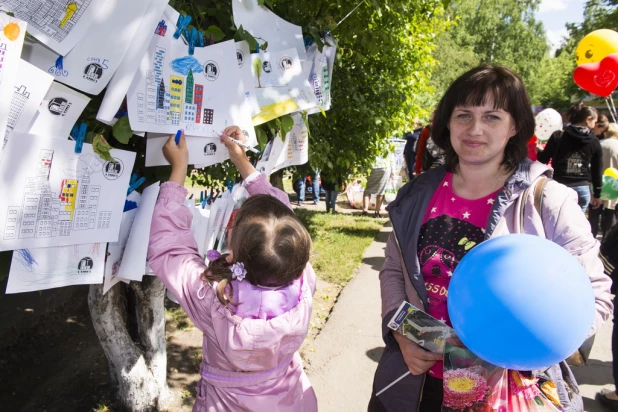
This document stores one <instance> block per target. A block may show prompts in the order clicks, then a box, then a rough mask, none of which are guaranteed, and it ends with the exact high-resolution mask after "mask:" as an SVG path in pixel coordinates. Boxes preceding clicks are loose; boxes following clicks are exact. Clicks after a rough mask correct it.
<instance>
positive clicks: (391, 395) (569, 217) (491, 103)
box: [369, 66, 612, 411]
mask: <svg viewBox="0 0 618 412" xmlns="http://www.w3.org/2000/svg"><path fill="white" fill-rule="evenodd" d="M530 107H531V106H530V102H529V99H528V95H527V92H526V90H525V87H524V85H523V83H522V81H521V79H520V78H519V77H518V76H517V75H516V74H514V73H513V72H512V71H510V70H509V69H507V68H504V67H500V66H480V67H477V68H475V69H472V70H470V71H469V72H467V73H465V74H464V75H462V76H461V77H460V78H459V79H457V80H455V82H454V83H453V84H452V85H451V86H450V87H449V89H448V90H447V92H446V94H445V95H444V97H442V100H441V101H440V103H439V105H438V108H437V110H436V114H435V119H434V125H433V137H434V139H435V142H436V144H437V145H438V146H439V147H440V148H441V149H442V150H444V151H445V152H446V160H445V165H444V166H442V167H438V168H435V169H431V170H429V171H427V172H426V173H424V174H422V175H420V176H419V177H417V178H416V179H415V180H413V181H412V182H410V183H408V184H407V185H406V186H404V187H403V188H401V189H400V190H399V193H398V195H397V199H396V200H395V201H394V202H392V203H391V204H390V205H389V206H388V211H389V213H390V218H391V222H392V225H393V233H392V235H391V236H390V238H389V240H388V242H387V246H386V251H385V254H386V260H385V263H384V266H383V267H382V270H381V271H380V286H381V294H382V319H383V323H382V326H383V327H382V330H383V337H384V341H385V343H386V348H385V350H384V353H383V355H382V358H381V359H380V361H379V364H378V368H377V370H376V374H375V378H374V386H373V395H372V397H371V400H370V404H369V411H415V410H420V411H439V410H440V408H441V405H442V397H443V392H442V379H441V378H442V373H443V371H442V363H441V360H442V354H436V353H431V352H428V351H426V350H424V349H423V348H421V347H420V346H418V345H416V344H415V343H414V342H412V341H410V340H408V339H407V338H406V337H404V336H403V335H400V334H399V333H396V332H393V331H392V330H391V329H389V328H388V322H389V321H390V319H391V317H392V316H393V314H394V312H395V311H396V310H397V308H398V307H399V305H400V304H401V303H402V302H403V301H408V302H410V303H411V304H412V305H414V306H416V307H418V308H421V309H423V310H424V311H426V312H427V313H429V314H430V315H431V316H433V317H435V318H436V319H441V320H442V321H444V322H445V323H446V324H448V325H450V319H449V312H448V310H447V302H446V299H447V296H448V293H449V282H450V277H451V276H452V275H453V271H454V270H455V267H456V266H457V264H458V263H459V261H460V260H461V259H462V258H463V257H464V255H465V254H466V253H467V252H468V251H470V250H473V248H474V247H475V246H476V245H478V244H479V243H482V242H483V241H485V240H487V239H490V238H492V237H498V236H502V235H506V234H509V233H517V232H518V231H519V230H520V227H521V228H523V232H524V233H527V234H531V235H537V236H541V237H545V238H547V239H549V240H551V241H553V242H555V243H556V244H558V245H560V246H562V247H564V249H566V250H567V251H568V252H570V253H571V254H572V255H574V256H576V257H577V259H578V260H579V262H580V263H581V264H582V265H583V266H584V267H585V269H586V272H587V274H588V276H589V278H590V282H591V283H592V286H593V287H594V296H595V301H596V304H595V308H596V315H595V316H596V317H595V322H594V327H593V329H592V330H591V331H590V334H593V333H594V332H595V331H596V329H597V328H598V327H599V326H600V325H601V323H602V322H603V321H604V320H606V319H607V317H608V316H609V314H610V312H611V310H612V303H611V299H610V294H609V288H610V284H611V280H610V279H609V278H608V277H607V276H606V275H604V273H603V265H602V263H601V261H600V260H599V259H598V252H599V244H598V242H597V241H596V240H595V239H594V238H593V237H592V235H591V233H590V226H589V224H588V222H587V221H586V218H585V217H584V215H583V214H582V213H581V212H580V209H579V207H578V205H577V197H576V194H575V193H574V192H573V191H572V190H570V189H568V188H566V187H565V186H563V185H561V184H558V183H556V182H553V181H550V182H548V183H547V184H546V185H545V187H544V188H543V207H542V213H543V217H541V215H540V214H539V212H537V211H536V209H535V202H534V200H535V197H534V194H533V192H534V190H527V189H534V188H535V185H536V184H537V183H538V178H540V177H543V176H550V175H551V169H550V168H549V167H547V166H545V165H542V164H540V163H536V162H532V161H530V160H529V159H527V157H526V155H527V143H528V141H529V139H530V137H531V136H532V135H533V133H534V127H535V124H534V117H533V114H532V111H531V109H530ZM520 211H522V213H520ZM508 269H509V268H504V270H505V271H506V270H508ZM526 287H529V288H534V284H530V285H526ZM556 287H559V285H556ZM477 298H478V299H483V296H478V297H477ZM543 305H551V302H549V301H548V302H538V311H539V316H538V317H539V318H540V319H542V315H543ZM488 327H491V326H490V325H488ZM567 356H568V355H567ZM407 371H409V372H410V374H408V375H407V376H405V377H404V378H403V379H400V380H399V381H398V382H397V383H396V384H394V385H393V386H392V387H390V388H389V389H388V390H387V391H385V392H383V393H382V394H381V395H380V396H376V395H375V394H376V393H377V392H379V391H381V390H382V389H383V388H385V387H387V386H388V385H389V384H391V383H392V382H393V381H395V380H397V378H399V377H401V376H402V374H405V373H406V372H407ZM546 373H547V374H548V375H549V376H551V379H552V380H553V381H555V382H556V384H557V391H558V395H559V396H560V399H561V401H562V402H563V407H564V408H565V409H566V410H569V411H583V405H582V400H581V397H580V396H579V395H577V388H576V383H575V379H574V378H573V376H572V374H571V372H570V370H569V369H568V367H567V366H566V364H561V365H555V366H553V367H551V368H549V369H548V370H547V371H546Z"/></svg>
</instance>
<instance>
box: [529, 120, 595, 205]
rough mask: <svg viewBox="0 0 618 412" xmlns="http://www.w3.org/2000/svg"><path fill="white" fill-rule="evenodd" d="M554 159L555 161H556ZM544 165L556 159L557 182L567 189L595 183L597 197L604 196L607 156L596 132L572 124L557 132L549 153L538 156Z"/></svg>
mask: <svg viewBox="0 0 618 412" xmlns="http://www.w3.org/2000/svg"><path fill="white" fill-rule="evenodd" d="M552 159H553V160H552ZM538 160H539V162H541V163H545V164H547V163H549V161H550V160H552V167H553V168H554V180H556V181H557V182H558V183H562V184H563V185H565V186H569V187H576V186H587V185H588V184H589V183H590V182H592V187H593V189H592V192H593V196H594V197H596V198H599V197H601V186H602V175H603V157H602V152H601V143H600V142H599V139H598V138H597V137H596V136H595V135H594V133H592V131H590V132H588V133H584V132H583V131H582V129H581V128H578V127H576V126H573V125H570V126H567V127H566V128H565V129H564V131H556V132H554V133H553V134H552V135H551V137H550V138H549V141H548V142H547V146H545V150H543V151H542V152H539V153H538Z"/></svg>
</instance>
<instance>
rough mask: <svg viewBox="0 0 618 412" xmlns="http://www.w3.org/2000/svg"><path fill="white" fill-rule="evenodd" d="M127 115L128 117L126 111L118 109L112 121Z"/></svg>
mask: <svg viewBox="0 0 618 412" xmlns="http://www.w3.org/2000/svg"><path fill="white" fill-rule="evenodd" d="M128 115H129V112H127V111H126V110H122V109H118V111H117V112H116V115H115V116H114V119H120V118H123V117H125V116H128Z"/></svg>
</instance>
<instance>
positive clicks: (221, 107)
mask: <svg viewBox="0 0 618 412" xmlns="http://www.w3.org/2000/svg"><path fill="white" fill-rule="evenodd" d="M150 46H151V47H150V48H149V49H148V52H147V53H146V57H145V58H144V60H142V63H141V66H140V69H139V71H138V73H137V75H136V76H135V79H134V80H133V83H132V84H131V88H130V89H129V94H128V96H127V103H128V111H129V120H130V122H131V128H132V129H133V130H140V131H146V132H155V133H169V134H174V133H176V131H177V130H178V129H184V131H185V134H186V135H187V136H210V137H212V136H214V135H218V133H221V132H222V131H223V129H225V128H226V127H227V126H231V125H237V126H239V127H240V128H241V129H243V130H246V131H247V134H248V136H247V141H248V143H249V144H252V145H255V144H257V139H256V137H255V130H254V129H253V127H252V123H251V108H250V106H249V105H248V104H247V101H246V99H245V87H244V85H243V82H242V79H241V76H240V70H239V69H238V61H237V59H236V45H235V43H234V41H227V42H223V43H219V44H215V45H212V46H208V47H204V48H199V47H198V48H196V49H195V54H194V55H193V56H189V55H188V48H187V45H185V44H184V43H183V42H182V41H178V40H169V39H166V38H164V37H161V36H154V38H153V41H152V43H151V45H150Z"/></svg>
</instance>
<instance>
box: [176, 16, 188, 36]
mask: <svg viewBox="0 0 618 412" xmlns="http://www.w3.org/2000/svg"><path fill="white" fill-rule="evenodd" d="M189 23H191V16H183V15H182V14H181V15H180V16H178V23H176V31H175V32H174V38H175V39H178V38H180V36H181V35H182V33H183V32H184V31H185V29H186V28H187V26H188V25H189Z"/></svg>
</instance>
